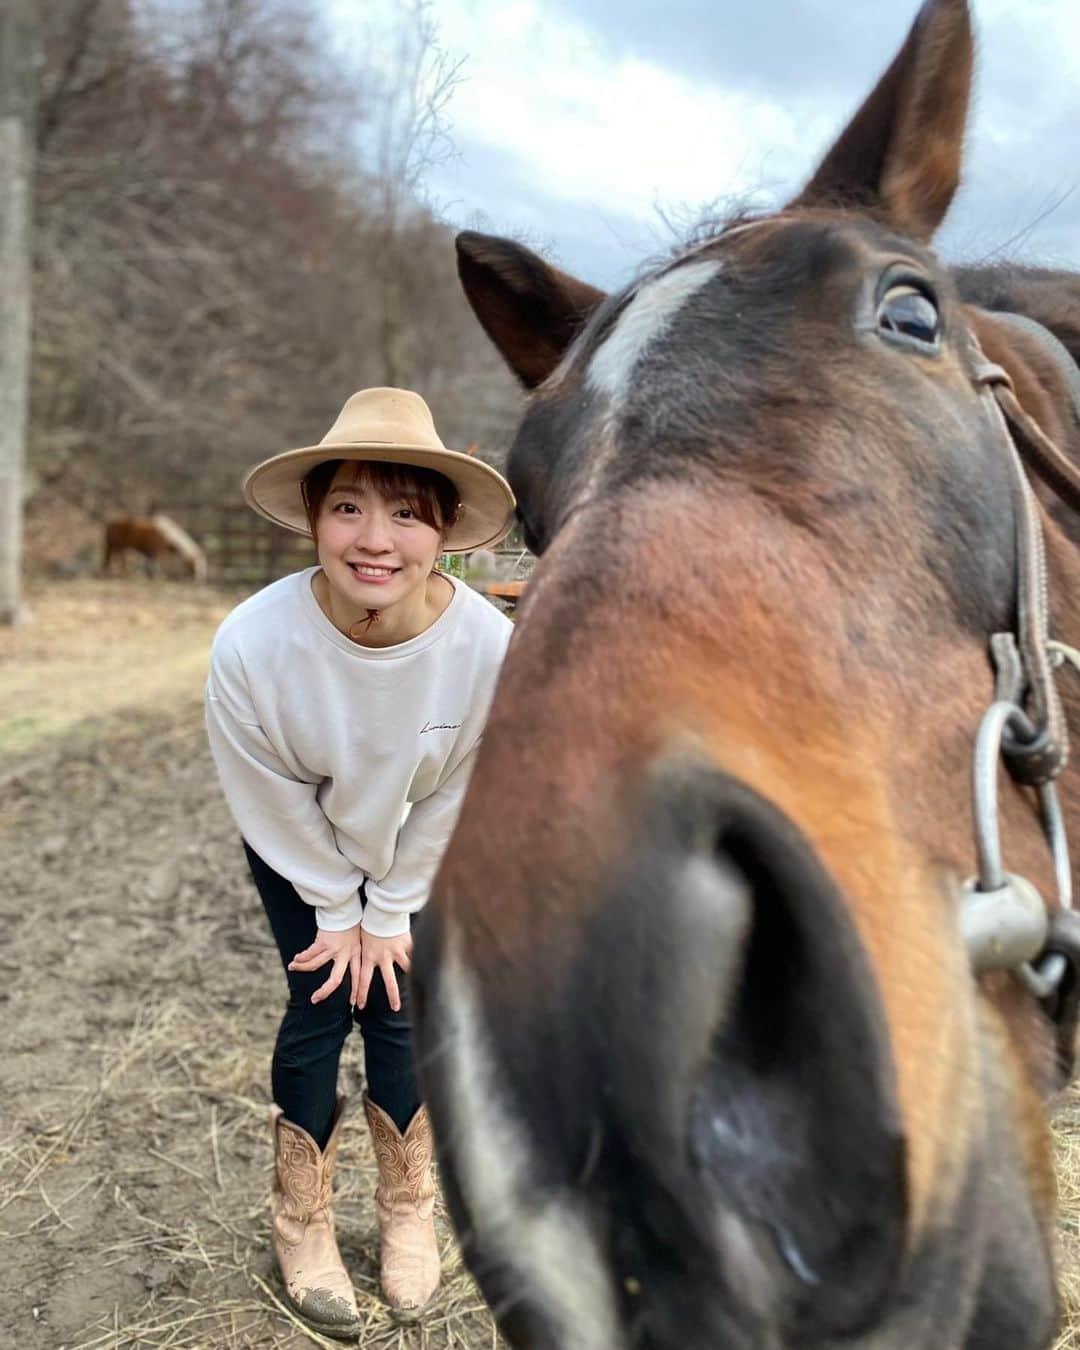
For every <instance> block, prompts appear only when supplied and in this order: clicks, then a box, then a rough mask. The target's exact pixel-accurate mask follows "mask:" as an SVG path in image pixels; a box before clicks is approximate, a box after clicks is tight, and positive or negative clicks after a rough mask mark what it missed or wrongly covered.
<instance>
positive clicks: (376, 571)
mask: <svg viewBox="0 0 1080 1350" xmlns="http://www.w3.org/2000/svg"><path fill="white" fill-rule="evenodd" d="M346 565H347V566H348V568H349V570H350V571H351V572H352V574H353V576H355V577H359V578H360V580H361V581H369V582H371V581H373V582H376V583H378V582H380V581H389V580H390V578H391V577H393V576H395V575H396V573H397V570H398V569H397V568H396V567H378V566H375V565H374V564H372V563H348V564H346Z"/></svg>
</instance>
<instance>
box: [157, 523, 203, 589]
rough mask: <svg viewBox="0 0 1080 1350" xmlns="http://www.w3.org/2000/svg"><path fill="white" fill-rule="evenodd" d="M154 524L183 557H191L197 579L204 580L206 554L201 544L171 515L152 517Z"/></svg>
mask: <svg viewBox="0 0 1080 1350" xmlns="http://www.w3.org/2000/svg"><path fill="white" fill-rule="evenodd" d="M150 519H151V521H152V522H153V524H154V525H155V526H156V527H157V529H158V530H159V531H160V532H161V534H162V535H164V537H165V538H166V539H167V540H168V541H169V543H170V544H171V545H172V546H173V548H174V549H176V551H177V553H179V554H180V555H181V557H184V558H188V559H190V561H191V563H192V567H193V571H194V574H195V577H196V579H198V580H203V579H205V576H206V554H205V553H204V552H203V551H202V549H201V548H200V547H199V545H198V544H197V543H196V542H195V540H194V539H192V537H191V535H190V534H188V532H187V531H186V530H185V529H183V528H182V527H181V526H179V525H177V523H176V521H175V520H173V519H172V518H171V517H170V516H163V515H160V514H157V515H153V516H151V517H150Z"/></svg>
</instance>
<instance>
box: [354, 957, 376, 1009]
mask: <svg viewBox="0 0 1080 1350" xmlns="http://www.w3.org/2000/svg"><path fill="white" fill-rule="evenodd" d="M374 973H375V962H374V961H372V960H371V959H370V957H369V956H368V955H367V953H366V951H361V954H360V978H359V982H358V984H356V985H355V986H354V988H355V990H356V1006H357V1007H358V1008H362V1007H364V1005H365V1004H366V1003H367V996H368V990H369V989H370V988H371V977H372V975H374Z"/></svg>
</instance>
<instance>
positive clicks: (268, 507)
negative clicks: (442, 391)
mask: <svg viewBox="0 0 1080 1350" xmlns="http://www.w3.org/2000/svg"><path fill="white" fill-rule="evenodd" d="M328 459H349V460H377V461H379V462H381V463H384V464H410V465H413V466H414V467H416V468H422V469H435V470H437V472H439V473H441V474H443V475H444V476H445V477H446V478H449V480H450V482H451V483H453V485H454V487H455V488H457V491H458V500H459V502H460V510H459V512H458V518H457V520H456V521H455V522H454V524H453V525H452V526H451V527H450V529H449V530H447V532H446V537H445V539H444V541H443V550H444V551H445V552H446V553H467V552H469V551H470V550H471V549H474V548H483V547H484V546H485V545H491V544H495V543H498V541H499V540H500V539H501V538H502V537H503V536H504V535H505V534H506V533H507V531H508V530H509V529H510V526H511V525H512V524H513V521H514V494H513V492H511V490H510V484H509V483H508V482H507V481H506V479H505V478H504V477H503V476H502V474H500V473H498V472H497V471H496V470H495V469H493V468H492V467H491V465H490V464H485V463H484V461H483V460H482V459H473V458H472V457H471V456H470V455H462V454H459V453H458V451H456V450H448V449H447V448H446V446H445V445H443V443H442V441H441V440H440V439H439V434H438V432H437V431H436V430H435V422H434V420H433V419H432V416H431V411H430V409H429V408H428V405H427V404H426V403H425V402H424V400H423V399H422V398H421V397H420V395H419V394H414V393H412V392H411V391H410V390H408V389H361V390H360V392H359V393H358V394H353V396H352V397H351V398H350V399H349V400H348V401H347V402H346V404H345V406H344V408H342V410H341V412H340V413H339V414H338V418H337V421H336V422H335V423H334V425H333V426H332V427H331V428H330V430H329V431H328V432H327V433H326V435H325V436H324V437H323V438H322V440H321V441H320V442H319V444H318V445H309V446H305V447H304V448H303V449H301V450H285V451H284V452H283V453H282V454H280V455H273V456H271V458H270V459H264V460H263V462H262V463H261V464H256V465H255V467H254V468H253V469H251V470H250V471H249V473H248V475H247V477H246V478H245V479H244V485H243V486H244V500H245V501H246V502H247V504H248V505H249V506H250V507H253V508H254V510H256V511H258V513H259V514H260V515H261V516H266V518H267V519H268V520H272V521H274V522H275V523H276V524H278V525H284V526H285V527H286V529H290V530H295V531H296V533H297V534H306V535H310V534H311V531H310V530H309V529H308V520H307V513H306V512H305V510H304V498H303V494H302V491H301V486H300V484H301V481H302V480H303V477H304V475H305V474H306V473H307V472H308V470H309V469H313V468H314V467H315V465H316V464H324V463H325V462H326V461H327V460H328Z"/></svg>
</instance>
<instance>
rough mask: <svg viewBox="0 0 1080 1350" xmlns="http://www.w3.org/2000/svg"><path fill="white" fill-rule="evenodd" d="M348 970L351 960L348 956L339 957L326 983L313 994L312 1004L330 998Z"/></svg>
mask: <svg viewBox="0 0 1080 1350" xmlns="http://www.w3.org/2000/svg"><path fill="white" fill-rule="evenodd" d="M348 968H349V958H348V957H347V956H339V957H338V958H337V960H336V961H335V962H334V968H333V970H332V971H331V972H330V974H329V976H328V977H327V979H326V981H325V982H324V983H323V984H320V985H319V987H318V989H316V990H315V992H314V993H313V994H312V996H311V1001H312V1003H321V1002H322V1001H323V999H324V998H329V997H330V995H331V994H332V993H333V992H334V990H335V989H336V988H337V987H338V985H339V984H340V983H341V981H342V979H343V977H344V975H345V972H346V970H348Z"/></svg>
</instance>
